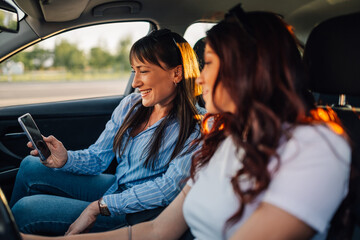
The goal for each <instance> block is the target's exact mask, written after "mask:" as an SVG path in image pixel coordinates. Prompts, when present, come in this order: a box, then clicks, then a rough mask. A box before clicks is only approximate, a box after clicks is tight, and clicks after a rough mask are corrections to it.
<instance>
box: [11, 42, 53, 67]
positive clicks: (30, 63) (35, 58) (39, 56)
mask: <svg viewBox="0 0 360 240" xmlns="http://www.w3.org/2000/svg"><path fill="white" fill-rule="evenodd" d="M53 58H54V54H53V52H52V51H50V50H47V49H43V48H41V47H39V45H35V46H34V47H32V48H29V49H28V50H26V51H22V52H20V53H17V54H15V55H14V56H13V57H11V59H10V60H12V61H14V62H22V63H23V64H24V67H25V69H26V70H38V69H43V68H45V67H47V66H45V62H46V61H52V60H53Z"/></svg>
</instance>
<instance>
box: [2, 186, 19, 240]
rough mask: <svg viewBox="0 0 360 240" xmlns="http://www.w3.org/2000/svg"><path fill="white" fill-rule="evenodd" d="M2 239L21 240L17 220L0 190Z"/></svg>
mask: <svg viewBox="0 0 360 240" xmlns="http://www.w3.org/2000/svg"><path fill="white" fill-rule="evenodd" d="M0 199H1V201H0V239H6V240H21V237H20V233H19V230H18V228H17V226H16V223H15V219H14V217H13V215H12V213H11V210H10V208H9V205H8V203H7V201H6V198H5V195H4V193H3V191H2V190H1V188H0Z"/></svg>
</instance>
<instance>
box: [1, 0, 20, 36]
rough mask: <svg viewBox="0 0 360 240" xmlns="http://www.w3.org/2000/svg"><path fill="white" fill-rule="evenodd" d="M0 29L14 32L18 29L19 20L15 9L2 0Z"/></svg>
mask: <svg viewBox="0 0 360 240" xmlns="http://www.w3.org/2000/svg"><path fill="white" fill-rule="evenodd" d="M0 30H2V31H5V32H14V33H17V32H18V31H19V21H18V14H17V11H16V9H15V8H14V7H13V6H11V5H10V4H9V3H7V2H5V1H2V0H0Z"/></svg>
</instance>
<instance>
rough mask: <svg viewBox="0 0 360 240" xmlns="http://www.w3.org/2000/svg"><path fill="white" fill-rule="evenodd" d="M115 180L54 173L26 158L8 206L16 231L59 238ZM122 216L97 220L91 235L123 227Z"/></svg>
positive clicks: (112, 177) (98, 176) (99, 176)
mask: <svg viewBox="0 0 360 240" xmlns="http://www.w3.org/2000/svg"><path fill="white" fill-rule="evenodd" d="M114 181H115V176H114V175H110V174H100V175H97V176H85V175H75V174H72V173H67V172H63V171H56V170H54V169H51V168H48V167H46V166H44V165H42V164H41V162H40V160H39V158H36V157H32V156H28V157H26V158H25V159H24V160H23V161H22V163H21V165H20V169H19V172H18V174H17V176H16V181H15V186H14V190H13V193H12V197H11V200H10V206H11V207H12V209H11V210H12V212H13V215H14V217H15V221H16V223H17V225H18V227H19V230H20V231H21V232H24V233H33V234H41V235H63V234H64V233H65V232H66V231H67V229H68V228H69V226H70V225H71V224H72V223H73V222H74V221H75V220H76V219H77V218H78V217H79V216H80V214H81V212H82V211H83V210H84V209H85V208H86V207H87V206H88V205H89V204H90V203H91V202H93V201H96V200H98V199H99V198H101V197H102V195H103V194H104V193H105V192H106V190H107V189H108V188H109V187H110V186H111V185H112V184H113V182H114ZM126 224H127V223H126V220H125V215H124V214H123V215H119V216H111V217H106V216H98V218H97V220H96V222H95V225H94V226H93V227H92V229H91V230H90V231H91V232H99V231H106V230H110V229H114V228H118V227H121V226H124V225H126Z"/></svg>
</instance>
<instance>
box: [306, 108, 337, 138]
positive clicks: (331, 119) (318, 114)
mask: <svg viewBox="0 0 360 240" xmlns="http://www.w3.org/2000/svg"><path fill="white" fill-rule="evenodd" d="M310 114H311V116H312V117H313V120H315V122H317V121H318V122H324V123H325V124H326V125H327V126H328V127H329V128H330V129H331V130H332V131H334V132H335V133H337V134H339V135H341V134H344V129H343V128H342V127H341V125H340V120H339V118H338V116H337V114H336V112H335V111H334V110H332V109H331V108H330V107H329V106H327V107H326V109H323V108H317V109H314V110H311V111H310Z"/></svg>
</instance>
